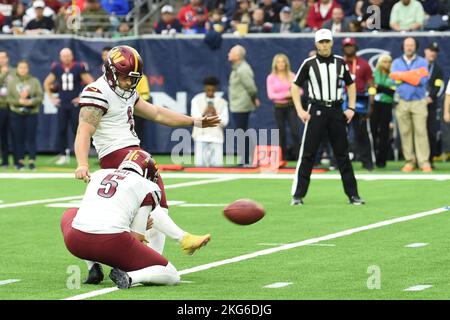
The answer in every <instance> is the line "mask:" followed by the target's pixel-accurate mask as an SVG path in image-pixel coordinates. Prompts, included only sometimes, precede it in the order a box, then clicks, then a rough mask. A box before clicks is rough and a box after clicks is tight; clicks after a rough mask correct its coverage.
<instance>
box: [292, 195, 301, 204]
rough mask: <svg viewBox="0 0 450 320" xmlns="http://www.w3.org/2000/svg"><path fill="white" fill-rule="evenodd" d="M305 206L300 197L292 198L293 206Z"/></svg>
mask: <svg viewBox="0 0 450 320" xmlns="http://www.w3.org/2000/svg"><path fill="white" fill-rule="evenodd" d="M301 205H303V199H302V198H300V197H295V196H294V197H292V201H291V206H301Z"/></svg>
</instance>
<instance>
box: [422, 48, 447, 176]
mask: <svg viewBox="0 0 450 320" xmlns="http://www.w3.org/2000/svg"><path fill="white" fill-rule="evenodd" d="M424 53H425V59H426V60H427V62H428V70H429V72H430V79H429V80H428V88H427V89H428V90H427V93H428V97H427V106H428V117H427V131H428V141H429V143H430V165H431V167H432V168H433V158H434V157H437V156H438V155H439V154H440V153H439V150H438V149H439V148H438V137H437V136H438V131H439V124H440V121H438V118H437V109H438V100H439V98H440V96H441V95H442V93H443V91H444V90H443V89H444V85H445V83H444V76H443V74H442V69H441V67H440V65H439V64H438V63H437V62H436V59H437V56H438V53H439V46H438V44H437V43H436V42H432V43H430V45H429V46H428V47H426V48H425V52H424Z"/></svg>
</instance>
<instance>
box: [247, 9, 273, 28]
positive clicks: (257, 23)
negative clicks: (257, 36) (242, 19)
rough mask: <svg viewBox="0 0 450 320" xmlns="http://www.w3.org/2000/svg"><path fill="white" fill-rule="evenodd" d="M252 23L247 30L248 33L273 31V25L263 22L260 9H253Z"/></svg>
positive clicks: (262, 14)
mask: <svg viewBox="0 0 450 320" xmlns="http://www.w3.org/2000/svg"><path fill="white" fill-rule="evenodd" d="M252 18H253V19H252V22H251V23H250V26H249V28H248V32H250V33H270V32H272V29H273V24H272V23H270V22H266V21H265V20H264V10H263V9H261V8H258V9H255V11H253V15H252Z"/></svg>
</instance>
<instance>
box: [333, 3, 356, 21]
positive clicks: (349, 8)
mask: <svg viewBox="0 0 450 320" xmlns="http://www.w3.org/2000/svg"><path fill="white" fill-rule="evenodd" d="M336 1H337V3H338V4H339V5H340V6H341V7H342V10H343V11H342V12H343V14H344V16H346V17H351V16H354V15H355V6H356V2H357V1H356V0H336Z"/></svg>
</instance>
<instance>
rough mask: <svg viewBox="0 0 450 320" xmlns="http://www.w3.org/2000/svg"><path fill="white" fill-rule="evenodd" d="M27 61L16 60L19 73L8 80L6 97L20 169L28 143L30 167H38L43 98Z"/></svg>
mask: <svg viewBox="0 0 450 320" xmlns="http://www.w3.org/2000/svg"><path fill="white" fill-rule="evenodd" d="M29 71H30V70H29V65H28V62H26V61H24V60H22V61H19V63H18V64H17V72H16V75H15V76H14V77H13V78H12V79H11V81H10V82H9V83H8V96H7V101H8V104H9V106H10V108H11V131H12V138H13V143H14V160H15V165H16V168H17V169H18V170H22V169H23V168H24V167H25V146H26V148H27V151H28V168H29V169H30V170H34V169H36V164H35V160H36V134H37V123H38V113H39V108H40V106H41V104H42V101H43V99H44V94H43V91H42V86H41V83H40V81H39V80H38V79H37V78H35V77H33V76H32V75H30V73H29Z"/></svg>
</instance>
